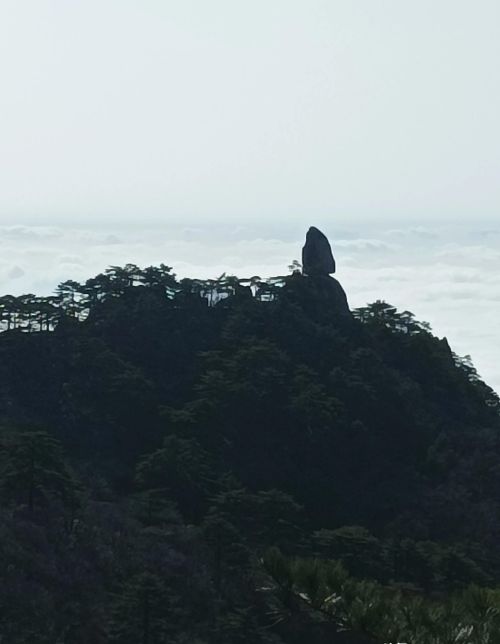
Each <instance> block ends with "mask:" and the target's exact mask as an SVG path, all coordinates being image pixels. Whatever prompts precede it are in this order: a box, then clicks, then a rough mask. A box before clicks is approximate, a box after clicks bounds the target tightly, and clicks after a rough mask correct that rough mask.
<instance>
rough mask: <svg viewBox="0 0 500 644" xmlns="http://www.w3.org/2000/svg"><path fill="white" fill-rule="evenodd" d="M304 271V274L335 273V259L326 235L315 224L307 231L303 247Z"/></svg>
mask: <svg viewBox="0 0 500 644" xmlns="http://www.w3.org/2000/svg"><path fill="white" fill-rule="evenodd" d="M302 271H303V273H304V275H311V276H312V275H330V273H335V260H334V259H333V254H332V249H331V247H330V243H329V241H328V239H327V238H326V236H325V235H324V234H323V233H322V232H321V230H318V229H317V228H315V227H314V226H311V227H310V228H309V230H308V231H307V235H306V243H305V246H304V248H303V249H302Z"/></svg>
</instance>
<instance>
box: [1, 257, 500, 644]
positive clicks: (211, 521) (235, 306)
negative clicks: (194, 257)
mask: <svg viewBox="0 0 500 644" xmlns="http://www.w3.org/2000/svg"><path fill="white" fill-rule="evenodd" d="M325 280H331V278H324V277H323V276H321V275H319V276H315V275H310V276H309V277H307V276H304V275H302V274H301V273H300V272H298V271H295V272H293V273H292V274H291V275H289V276H287V277H283V278H276V279H275V280H267V281H263V280H260V278H257V277H255V278H251V279H249V280H238V279H237V278H235V277H227V276H221V278H219V280H214V281H205V282H203V281H198V280H187V279H185V280H181V281H177V280H176V278H175V276H174V275H173V274H172V273H171V270H170V269H169V268H168V267H166V266H161V267H158V268H155V267H149V268H147V269H142V270H141V269H138V268H137V267H135V266H131V265H128V266H126V267H123V268H120V267H113V268H111V269H109V271H107V272H106V273H105V274H102V275H98V276H97V277H96V278H93V279H91V280H88V281H87V282H86V283H85V284H83V285H81V284H77V283H75V282H66V283H64V284H62V285H61V286H60V287H59V289H58V292H57V294H56V295H55V296H54V297H52V298H36V297H35V296H31V295H30V296H24V297H21V298H14V297H11V296H5V297H3V298H1V299H0V317H1V320H2V322H1V324H2V328H3V330H4V332H3V333H0V426H1V433H0V494H1V500H2V506H1V521H0V543H1V551H0V576H1V580H0V641H2V643H3V642H5V643H6V644H21V643H23V644H24V643H26V644H28V643H30V644H32V643H33V644H37V643H40V644H45V643H46V644H56V643H57V644H59V643H63V644H84V643H85V644H94V643H95V644H99V643H100V642H116V643H119V644H163V643H165V644H166V643H167V642H168V643H169V644H171V643H175V644H181V643H186V644H187V643H189V644H212V643H213V644H225V643H227V644H232V643H235V644H236V643H238V642H242V643H249V644H250V643H251V644H254V643H259V642H261V643H265V642H269V643H270V642H274V643H276V644H279V643H282V644H288V643H289V644H295V643H297V644H298V643H299V642H303V641H306V640H307V641H308V642H311V643H313V644H314V643H315V642H316V643H317V644H323V643H325V644H326V643H327V642H328V643H330V642H331V643H334V644H335V643H336V642H338V643H348V642H349V643H351V644H363V643H364V642H383V641H401V642H406V641H408V642H411V643H412V644H430V643H431V642H432V643H435V644H442V643H443V644H447V643H449V642H464V643H465V642H467V643H469V642H471V643H476V642H477V643H479V642H481V643H483V644H484V643H488V642H492V643H493V642H497V641H500V639H499V638H500V593H499V592H498V591H496V590H495V588H496V587H500V548H499V546H498V544H499V538H500V416H499V410H500V403H499V400H498V398H497V396H496V394H495V393H494V392H493V391H492V390H491V389H490V388H489V387H488V386H487V385H486V384H485V383H484V382H482V380H481V379H480V378H479V376H478V374H477V373H476V371H475V369H474V368H473V366H472V365H471V363H470V361H469V360H468V359H467V358H459V357H458V356H456V355H455V354H454V353H453V352H452V350H451V349H450V347H449V345H448V343H447V341H446V339H438V338H436V337H435V336H434V335H433V334H432V333H431V331H430V329H429V328H428V325H426V324H425V323H420V322H418V321H417V320H416V319H415V318H414V316H413V315H412V314H411V313H409V312H408V311H404V312H398V311H397V310H396V309H395V308H394V307H392V306H390V305H388V304H386V303H384V302H381V301H377V302H375V303H373V304H371V305H369V306H367V307H365V308H362V309H358V310H357V311H354V312H353V314H352V315H351V314H350V313H349V312H348V310H347V308H346V307H347V305H346V303H345V296H344V295H343V291H342V289H341V287H340V285H338V283H337V282H335V280H332V281H331V282H326V281H325ZM333 282H334V283H335V285H338V287H337V286H335V287H332V286H331V284H332V283H333ZM339 289H340V290H339ZM464 633H465V634H466V635H464ZM465 636H466V637H467V638H468V639H459V638H460V637H462V638H463V637H465ZM453 637H455V639H452V638H453ZM481 638H482V639H481ZM488 638H489V639H488Z"/></svg>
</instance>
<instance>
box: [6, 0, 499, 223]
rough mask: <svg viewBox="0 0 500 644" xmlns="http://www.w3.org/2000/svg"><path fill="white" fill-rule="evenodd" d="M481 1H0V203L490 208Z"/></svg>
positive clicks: (258, 211) (14, 214)
mask: <svg viewBox="0 0 500 644" xmlns="http://www.w3.org/2000/svg"><path fill="white" fill-rule="evenodd" d="M499 18H500V9H499V4H498V2H496V1H494V0H491V1H489V0H479V1H476V2H475V3H471V2H469V1H467V2H465V1H460V0H458V1H457V0H441V1H440V2H435V1H430V0H424V1H420V2H408V1H404V0H403V1H402V0H380V1H379V2H373V1H372V0H359V1H357V2H348V1H347V0H343V1H341V2H339V1H337V2H335V1H332V0H324V1H323V0H307V2H306V1H305V0H301V1H297V0H265V1H264V0H254V1H253V2H234V0H213V1H212V2H206V0H182V1H175V2H174V1H168V0H167V1H165V0H162V1H160V0H158V1H156V0H141V2H138V1H131V0H98V1H97V0H84V1H83V0H82V1H76V0H75V1H72V2H67V0H52V1H48V0H23V1H20V0H3V2H2V3H1V5H0V75H1V78H2V89H1V92H2V99H1V108H0V109H1V112H0V115H1V120H0V135H1V148H0V170H1V180H2V185H1V190H0V216H1V217H2V220H3V221H6V222H7V223H8V222H11V221H13V220H15V221H17V222H19V221H21V220H22V221H23V222H27V221H29V222H33V221H35V220H36V221H38V222H40V221H43V222H47V221H54V220H56V219H58V220H62V219H63V220H66V221H67V220H68V219H76V220H78V221H80V222H81V221H89V220H97V219H102V218H106V219H110V218H111V219H113V218H114V219H115V220H119V221H120V222H122V223H123V222H126V221H137V220H138V219H141V220H144V218H146V219H157V220H165V219H169V220H172V219H174V220H183V221H185V220H186V219H187V220H188V221H189V222H191V223H193V222H197V221H214V220H224V219H229V218H231V219H234V218H238V219H241V220H252V221H253V222H255V221H258V220H261V221H263V222H265V221H268V220H269V219H273V220H275V221H276V220H279V219H280V218H284V217H286V218H288V219H293V220H301V221H302V220H305V221H308V222H309V221H312V220H315V219H316V220H317V219H318V217H319V218H321V217H333V218H335V219H337V220H338V219H343V220H346V219H355V220H356V224H357V225H358V224H359V222H360V221H362V220H364V219H368V220H370V219H377V218H380V217H385V218H387V217H389V218H392V219H408V218H411V219H413V220H418V221H421V220H424V219H433V220H434V219H436V218H440V219H451V220H456V219H458V218H462V219H463V218H477V217H482V218H485V219H486V218H493V217H495V216H496V215H497V213H498V207H499V202H500V190H499V184H498V181H497V177H498V176H499V170H500V157H499V153H498V150H499V143H500V141H499V138H500V136H499V132H500V129H499V128H498V123H497V121H498V114H499V113H500V104H499V103H500V100H499V99H500V74H499V73H498V61H499V60H500V45H499V38H498V24H499Z"/></svg>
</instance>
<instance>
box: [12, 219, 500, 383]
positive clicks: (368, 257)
mask: <svg viewBox="0 0 500 644" xmlns="http://www.w3.org/2000/svg"><path fill="white" fill-rule="evenodd" d="M320 227H321V228H322V229H323V230H324V232H325V233H326V234H327V235H328V236H329V238H330V241H331V244H332V248H333V251H334V255H335V258H336V260H337V274H336V277H337V278H338V279H339V280H340V282H341V283H342V285H343V286H344V288H345V290H346V292H347V296H348V299H349V303H350V305H351V307H358V306H363V305H365V304H366V303H367V302H373V301H374V300H376V299H383V300H386V301H388V302H390V303H391V304H393V305H395V306H397V307H398V309H400V310H405V309H406V310H410V311H412V312H413V313H414V314H415V315H416V317H417V319H419V320H425V321H427V322H429V323H430V324H431V326H432V328H433V331H434V333H436V334H437V335H439V336H446V337H447V338H448V340H449V342H450V344H451V346H452V348H453V349H454V351H455V352H456V353H458V354H460V355H466V354H470V355H471V356H472V359H473V362H474V364H475V365H476V367H477V369H478V371H479V373H480V374H481V376H482V377H483V378H484V379H485V380H486V381H487V382H488V383H489V384H490V385H491V386H492V387H493V388H495V389H496V390H497V391H500V361H499V360H498V358H497V347H498V345H500V325H499V323H498V322H499V320H500V225H499V226H497V227H496V226H492V225H491V224H490V225H484V226H482V225H479V224H478V225H477V226H475V227H474V226H471V225H470V224H469V225H467V226H465V225H464V226H460V225H456V224H455V225H450V224H448V225H435V226H432V225H431V226H426V227H421V226H414V227H411V226H410V227H402V226H401V227H397V226H393V225H388V224H377V225H371V226H363V230H362V231H361V232H360V231H359V230H357V229H356V228H355V227H354V226H353V227H350V226H348V225H347V226H346V225H344V226H342V227H338V226H334V225H329V224H328V222H325V223H324V225H322V226H320ZM305 228H307V226H306V227H305ZM305 228H304V227H298V226H297V225H295V224H294V225H292V224H290V225H289V226H288V227H287V226H286V225H285V226H280V227H276V229H273V228H272V227H269V226H268V227H267V229H266V227H264V228H263V227H262V226H259V227H252V226H235V225H230V224H227V223H226V224H220V225H217V226H214V225H212V226H210V227H208V226H207V227H205V226H200V227H190V228H188V227H183V226H181V225H178V224H177V225H166V224H159V223H156V224H140V223H136V224H135V225H130V224H124V225H122V226H120V225H116V224H114V225H110V224H109V225H104V224H103V225H97V224H93V225H89V227H88V228H74V227H70V226H65V225H64V226H63V225H61V226H24V225H11V226H0V294H7V293H11V294H15V295H18V294H21V293H35V294H37V295H44V294H50V293H52V292H53V290H54V288H55V287H56V285H57V284H58V283H59V282H61V281H64V280H67V279H74V280H79V281H85V280H86V279H88V278H89V277H92V276H93V275H95V274H97V273H98V272H101V271H103V270H104V269H105V268H106V267H107V266H110V265H121V264H125V263H129V262H130V263H135V264H138V265H140V266H146V265H151V264H153V265H155V264H160V263H165V264H168V265H169V266H173V268H174V272H175V273H176V274H177V275H178V276H179V277H200V278H208V277H211V278H214V277H217V276H219V275H221V274H222V273H224V272H225V273H227V274H236V275H238V276H240V277H250V276H252V275H260V276H261V277H269V276H272V275H284V274H286V273H287V272H288V268H287V267H288V265H289V264H290V263H291V262H292V260H294V259H298V260H300V255H301V247H302V245H303V239H304V233H305Z"/></svg>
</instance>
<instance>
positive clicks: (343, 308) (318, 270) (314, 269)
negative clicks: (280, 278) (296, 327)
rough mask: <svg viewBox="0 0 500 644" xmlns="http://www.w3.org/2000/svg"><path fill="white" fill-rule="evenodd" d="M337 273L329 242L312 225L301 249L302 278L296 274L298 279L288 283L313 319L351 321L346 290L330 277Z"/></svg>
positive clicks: (293, 293)
mask: <svg viewBox="0 0 500 644" xmlns="http://www.w3.org/2000/svg"><path fill="white" fill-rule="evenodd" d="M334 272H335V260H334V258H333V254H332V249H331V247H330V243H329V241H328V239H327V238H326V236H325V235H324V234H323V233H322V232H321V231H320V230H318V229H317V228H315V227H314V226H311V228H309V230H308V231H307V235H306V243H305V245H304V248H303V249H302V275H300V273H297V274H295V279H294V280H292V281H291V282H290V283H289V287H290V288H289V291H291V293H290V295H291V296H292V297H295V298H296V299H297V301H298V302H300V303H301V305H302V306H303V307H304V308H305V309H306V310H307V311H308V314H309V315H310V316H311V317H312V318H314V319H317V320H332V319H336V320H338V321H339V322H342V321H345V322H352V319H353V318H352V314H351V311H350V310H349V304H348V302H347V297H346V294H345V292H344V289H343V288H342V286H341V284H340V283H339V282H338V281H337V280H336V279H335V278H333V277H331V276H330V273H334Z"/></svg>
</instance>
